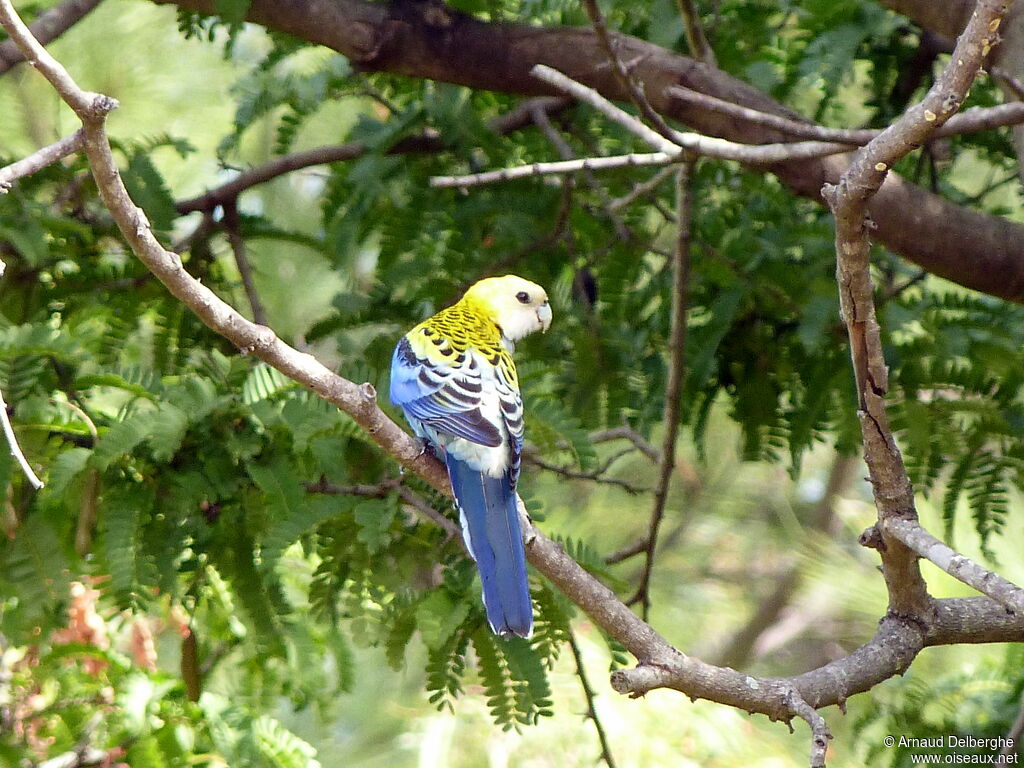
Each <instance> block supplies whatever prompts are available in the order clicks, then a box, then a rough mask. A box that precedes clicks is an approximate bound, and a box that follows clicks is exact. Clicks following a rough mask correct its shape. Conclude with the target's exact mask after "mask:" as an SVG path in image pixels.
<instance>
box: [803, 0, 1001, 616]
mask: <svg viewBox="0 0 1024 768" xmlns="http://www.w3.org/2000/svg"><path fill="white" fill-rule="evenodd" d="M1006 7H1007V6H1005V5H1002V4H1000V3H996V2H991V1H990V0H979V2H978V4H977V7H976V9H975V11H974V13H973V14H972V15H971V19H970V21H969V22H968V24H967V28H966V29H965V30H964V33H963V35H961V37H960V39H959V40H958V41H957V45H956V48H955V50H954V51H953V56H952V60H951V62H950V64H949V66H947V67H946V69H945V70H944V71H943V73H942V75H941V76H940V77H939V78H938V80H937V81H936V82H935V84H934V86H933V87H932V88H931V90H929V92H928V94H927V95H926V96H925V98H924V99H923V101H922V102H921V103H920V104H917V105H915V106H913V107H911V108H910V109H908V110H907V111H906V112H905V113H904V114H903V116H902V117H901V118H900V119H899V120H897V121H896V122H895V123H893V124H892V125H890V126H889V127H888V128H886V129H885V130H884V131H883V132H882V133H881V134H879V135H878V136H877V137H875V138H874V139H873V140H872V141H871V142H870V143H869V144H868V145H867V146H865V147H864V148H863V149H862V150H860V151H858V152H857V154H856V155H855V157H854V159H853V161H852V163H851V164H850V167H849V169H848V170H847V171H846V172H845V173H844V174H843V176H842V178H841V179H840V181H839V183H838V184H837V185H835V186H832V185H826V187H825V188H824V190H823V195H824V196H825V198H826V200H827V201H828V203H829V205H830V206H831V207H832V211H833V213H834V214H835V219H836V255H837V266H836V279H837V282H838V285H839V301H840V307H841V311H842V315H843V320H844V321H845V323H846V326H847V332H848V335H849V338H850V354H851V358H852V361H853V370H854V378H855V381H856V387H857V397H858V401H859V405H860V410H859V413H858V416H859V418H860V422H861V432H862V435H863V443H864V459H865V461H866V462H867V465H868V473H869V476H870V480H871V486H872V490H873V492H874V497H875V506H876V507H877V509H878V517H879V521H880V528H881V532H882V540H881V541H880V542H874V543H875V545H876V548H877V549H878V550H879V553H880V554H881V557H882V570H883V574H884V576H885V581H886V586H887V588H888V590H889V609H890V611H892V612H895V613H897V614H899V615H904V616H913V617H916V618H917V619H918V620H921V621H926V622H927V621H928V620H929V618H930V614H931V612H932V610H933V606H932V599H931V597H930V596H929V595H928V592H927V589H926V587H925V584H924V580H923V579H922V577H921V573H920V569H919V567H918V564H917V554H916V553H915V552H914V551H913V550H911V549H910V548H908V547H907V546H906V545H905V544H904V543H903V542H902V541H900V540H899V539H898V538H895V537H893V536H891V535H888V534H889V532H890V531H889V529H888V528H887V525H888V522H889V521H890V520H896V519H905V520H908V521H914V522H916V520H917V511H916V509H915V506H914V494H913V489H912V487H911V484H910V480H909V478H908V476H907V471H906V468H905V466H904V464H903V458H902V456H901V454H900V451H899V448H898V447H897V445H896V441H895V438H894V437H893V434H892V430H891V428H890V427H889V422H888V417H887V415H886V409H885V396H886V393H887V392H888V388H889V385H888V369H887V367H886V364H885V358H884V356H883V352H882V342H881V331H880V329H879V326H878V322H877V321H876V319H875V305H874V295H873V286H872V283H871V276H870V274H869V263H870V261H869V257H870V243H869V226H868V224H867V217H868V200H869V199H870V198H871V197H872V196H873V195H875V194H877V192H878V191H879V190H880V189H881V187H882V184H883V182H884V181H885V178H886V176H887V175H888V174H889V170H890V169H891V168H892V166H893V164H894V163H896V161H897V160H899V159H900V158H901V157H903V156H904V155H906V154H907V153H909V152H910V151H911V150H913V149H914V148H915V147H918V146H920V145H921V144H922V143H924V142H925V141H927V140H928V138H930V137H931V135H932V134H933V133H934V132H935V130H936V129H937V128H938V127H940V126H941V125H943V124H944V123H945V122H946V121H947V120H949V118H950V117H951V116H952V115H953V114H954V113H955V112H956V111H957V109H959V107H960V105H961V104H962V103H963V100H964V98H965V97H966V95H967V92H968V90H969V89H970V86H971V83H972V82H973V81H974V78H975V76H976V74H977V72H978V70H979V68H980V67H981V64H982V62H983V60H984V58H985V56H986V55H987V54H988V50H989V48H990V47H991V45H992V44H994V40H995V35H996V31H997V30H998V28H999V23H1000V21H1001V19H1002V16H1003V14H1004V13H1005V12H1006Z"/></svg>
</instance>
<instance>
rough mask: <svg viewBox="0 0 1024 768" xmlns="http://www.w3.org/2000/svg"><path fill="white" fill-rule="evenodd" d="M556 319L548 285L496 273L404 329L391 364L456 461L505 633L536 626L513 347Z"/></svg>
mask: <svg viewBox="0 0 1024 768" xmlns="http://www.w3.org/2000/svg"><path fill="white" fill-rule="evenodd" d="M550 324H551V306H550V304H549V303H548V296H547V293H545V291H544V289H543V288H541V287H540V286H539V285H536V284H535V283H531V282H530V281H528V280H524V279H522V278H521V277H516V276H514V275H505V276H504V277H490V278H486V279H484V280H481V281H479V282H478V283H475V284H474V285H473V286H471V287H470V288H469V290H467V291H466V293H465V295H463V297H462V299H460V300H459V301H458V302H457V303H456V304H454V305H452V306H450V307H448V308H446V309H442V310H441V311H440V312H438V313H437V314H436V315H434V316H433V317H430V318H428V319H427V320H424V321H423V322H422V323H420V324H419V325H417V326H416V327H415V328H413V329H412V330H411V331H409V333H407V334H406V335H405V336H403V337H402V338H401V340H400V341H399V342H398V345H397V346H396V347H395V353H394V356H393V358H392V361H391V402H393V403H394V404H395V405H397V406H399V407H400V408H401V409H402V411H403V412H404V413H405V417H406V419H408V421H409V424H410V425H412V428H413V431H414V432H415V433H416V434H417V435H418V436H420V437H421V438H423V439H424V440H426V441H427V443H428V444H429V445H430V446H431V448H432V450H433V451H434V452H435V453H436V454H437V455H438V457H439V458H440V459H442V460H443V461H444V462H445V465H446V466H447V467H448V477H449V478H450V479H451V484H452V490H453V491H454V492H455V500H456V506H457V507H458V509H459V515H460V518H461V521H462V531H463V536H464V538H465V541H466V545H467V547H468V549H469V552H470V554H471V555H472V557H473V559H474V560H475V561H476V564H477V569H478V570H479V572H480V580H481V582H482V583H483V599H484V609H485V611H486V613H487V621H488V623H489V624H490V625H491V629H492V630H493V631H494V632H495V633H496V634H499V635H508V634H514V635H520V636H521V637H529V636H530V635H531V633H532V632H533V608H532V605H531V603H530V588H529V583H528V582H527V575H526V556H525V553H524V549H523V538H522V532H521V527H520V525H519V510H518V506H517V501H516V482H517V480H518V479H519V464H520V458H521V453H522V447H523V400H522V396H521V395H520V393H519V380H518V377H517V375H516V367H515V363H513V361H512V351H513V349H514V346H515V343H516V342H517V341H519V340H520V339H522V338H523V337H524V336H526V335H527V334H529V333H533V332H534V331H546V330H547V329H548V326H549V325H550Z"/></svg>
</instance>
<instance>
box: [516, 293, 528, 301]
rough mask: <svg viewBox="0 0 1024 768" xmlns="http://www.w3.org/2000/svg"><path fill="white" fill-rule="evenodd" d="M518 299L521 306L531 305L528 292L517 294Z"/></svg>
mask: <svg viewBox="0 0 1024 768" xmlns="http://www.w3.org/2000/svg"><path fill="white" fill-rule="evenodd" d="M516 299H517V300H518V301H519V303H520V304H529V303H530V294H528V293H527V292H526V291H520V292H519V293H517V294H516Z"/></svg>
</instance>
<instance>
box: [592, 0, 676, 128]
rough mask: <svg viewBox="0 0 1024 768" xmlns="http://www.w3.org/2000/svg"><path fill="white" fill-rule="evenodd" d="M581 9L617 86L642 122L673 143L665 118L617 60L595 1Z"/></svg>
mask: <svg viewBox="0 0 1024 768" xmlns="http://www.w3.org/2000/svg"><path fill="white" fill-rule="evenodd" d="M583 7H584V8H585V9H586V11H587V16H589V17H590V23H591V25H593V27H594V32H595V33H596V34H597V42H598V44H599V45H600V46H601V49H602V50H603V51H604V54H605V56H606V57H607V58H608V63H609V64H610V65H611V68H612V72H613V73H614V75H615V79H616V80H618V81H619V85H620V86H622V89H623V90H624V91H625V92H626V94H628V96H629V100H630V101H632V102H633V105H634V106H635V107H636V108H637V109H638V110H640V114H641V115H642V116H643V118H644V120H646V121H647V122H648V123H650V125H652V126H653V127H654V130H655V131H657V132H658V133H660V134H661V135H662V136H664V137H665V138H666V139H668V140H669V141H673V140H674V139H673V138H672V137H673V134H674V133H675V131H674V130H673V129H672V128H670V127H669V125H668V123H666V122H665V118H663V117H662V116H661V115H659V114H658V113H657V111H655V109H654V107H652V106H651V103H650V102H649V101H648V100H647V96H646V94H644V91H643V88H641V87H640V85H639V84H638V83H637V82H636V80H634V79H633V76H632V74H630V72H629V70H628V69H627V68H626V65H625V64H624V63H623V62H622V59H621V58H619V54H618V53H617V52H616V50H615V45H614V44H613V43H612V39H611V35H610V34H609V33H608V25H607V24H605V21H604V16H602V15H601V9H600V8H598V7H597V0H583Z"/></svg>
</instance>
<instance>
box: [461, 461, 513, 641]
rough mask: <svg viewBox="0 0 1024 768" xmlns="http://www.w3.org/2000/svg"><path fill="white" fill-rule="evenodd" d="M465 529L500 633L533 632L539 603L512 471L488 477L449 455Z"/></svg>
mask: <svg viewBox="0 0 1024 768" xmlns="http://www.w3.org/2000/svg"><path fill="white" fill-rule="evenodd" d="M445 463H446V464H447V465H448V477H449V478H450V479H451V481H452V490H453V491H455V499H456V500H457V501H458V506H459V513H460V515H461V517H462V530H463V535H464V536H465V538H466V544H467V545H468V546H469V549H470V554H471V555H472V556H473V559H474V560H476V566H477V569H478V570H479V571H480V581H481V582H483V588H484V590H483V591H484V608H485V610H486V611H487V621H488V623H489V624H490V625H491V629H492V630H493V631H494V633H495V634H498V635H505V634H514V635H519V636H520V637H529V636H530V635H531V634H532V633H533V606H532V605H531V603H530V586H529V583H528V581H527V576H526V553H525V552H524V550H523V535H522V531H521V529H520V526H519V510H518V509H517V506H516V494H515V490H514V489H513V487H512V480H511V477H510V475H509V473H508V472H506V473H505V474H504V475H503V476H502V477H488V476H487V475H485V474H483V473H482V472H478V471H477V470H475V469H472V468H471V467H470V466H469V465H468V464H466V463H465V462H463V461H460V460H459V459H456V458H454V457H453V456H452V455H451V454H446V456H445Z"/></svg>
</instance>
